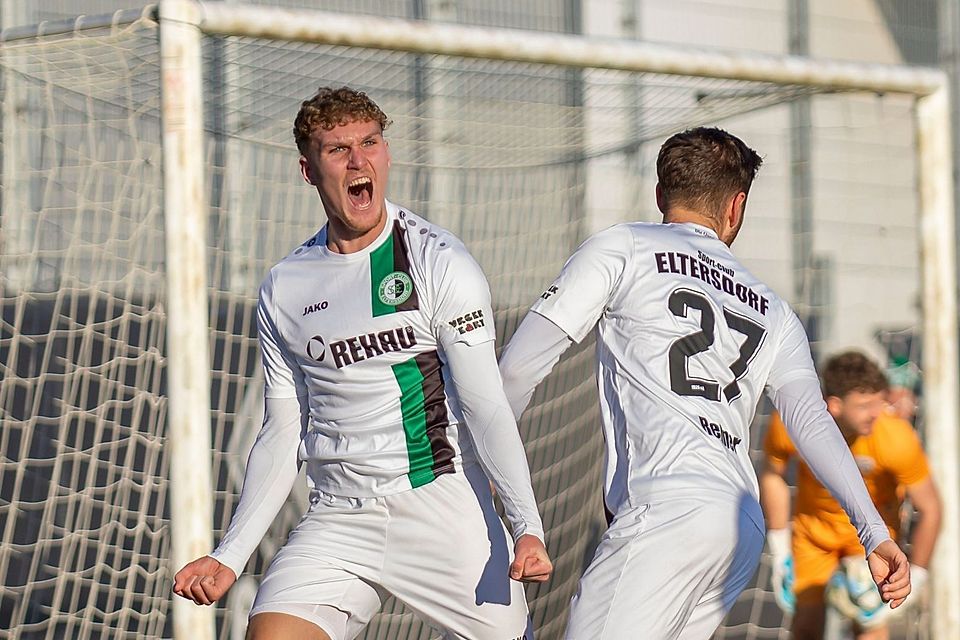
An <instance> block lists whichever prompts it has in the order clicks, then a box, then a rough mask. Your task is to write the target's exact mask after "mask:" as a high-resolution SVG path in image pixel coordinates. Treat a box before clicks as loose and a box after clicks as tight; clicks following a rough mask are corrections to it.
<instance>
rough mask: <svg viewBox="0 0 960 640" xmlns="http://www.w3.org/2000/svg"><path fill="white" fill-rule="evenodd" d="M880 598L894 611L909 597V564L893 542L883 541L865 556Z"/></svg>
mask: <svg viewBox="0 0 960 640" xmlns="http://www.w3.org/2000/svg"><path fill="white" fill-rule="evenodd" d="M867 564H869V565H870V573H871V574H872V575H873V581H874V582H876V583H877V588H878V589H880V597H881V598H882V599H883V601H884V602H887V603H889V604H890V608H891V609H896V608H897V607H899V606H900V605H901V604H903V601H904V600H905V599H906V598H907V596H908V595H910V563H909V562H907V556H906V554H904V553H903V551H901V550H900V547H898V546H897V543H896V542H894V541H893V540H884V541H883V542H881V543H880V545H879V546H878V547H877V548H876V549H874V550H873V553H871V554H870V555H869V556H867Z"/></svg>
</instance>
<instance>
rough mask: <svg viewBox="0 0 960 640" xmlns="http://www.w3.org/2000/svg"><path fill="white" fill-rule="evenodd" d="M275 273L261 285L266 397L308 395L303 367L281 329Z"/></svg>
mask: <svg viewBox="0 0 960 640" xmlns="http://www.w3.org/2000/svg"><path fill="white" fill-rule="evenodd" d="M275 310H276V307H275V305H274V281H273V273H272V272H271V273H270V275H268V276H267V279H266V280H264V282H263V284H262V285H260V298H259V300H258V302H257V338H258V342H259V343H260V358H261V362H262V364H263V379H264V396H266V397H267V398H294V397H296V396H302V395H306V387H305V383H304V381H303V375H302V373H301V372H300V367H299V366H298V365H297V364H296V361H295V360H294V358H293V357H292V356H291V355H290V354H289V353H288V351H287V349H286V347H285V344H284V341H283V338H282V337H281V335H280V330H279V328H278V326H277V318H276V312H275Z"/></svg>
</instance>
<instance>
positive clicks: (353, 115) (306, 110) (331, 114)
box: [293, 87, 391, 154]
mask: <svg viewBox="0 0 960 640" xmlns="http://www.w3.org/2000/svg"><path fill="white" fill-rule="evenodd" d="M357 121H371V122H376V123H378V124H379V125H380V130H381V131H383V130H384V129H386V128H387V127H388V126H390V122H391V121H390V119H389V118H387V115H386V114H385V113H384V112H383V111H382V110H381V109H380V107H378V106H377V103H376V102H374V101H373V100H371V99H370V97H369V96H368V95H367V94H365V93H364V92H363V91H357V90H356V89H351V88H350V87H340V88H339V89H335V88H333V87H320V88H319V89H318V90H317V93H316V94H315V95H314V96H313V97H312V98H310V99H309V100H304V101H303V102H302V103H301V104H300V111H299V112H297V117H296V119H295V120H294V121H293V139H294V140H295V141H296V143H297V149H299V150H300V153H301V154H305V153H306V151H307V147H308V146H309V144H310V136H312V135H313V133H314V132H315V131H316V130H317V129H323V130H325V131H329V130H330V129H333V128H334V127H336V126H339V125H342V124H347V123H348V122H357Z"/></svg>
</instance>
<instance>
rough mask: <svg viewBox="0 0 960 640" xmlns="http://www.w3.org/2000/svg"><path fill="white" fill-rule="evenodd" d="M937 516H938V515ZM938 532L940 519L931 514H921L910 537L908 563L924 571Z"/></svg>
mask: <svg viewBox="0 0 960 640" xmlns="http://www.w3.org/2000/svg"><path fill="white" fill-rule="evenodd" d="M938 515H939V514H938ZM939 532H940V518H939V517H934V515H933V514H921V516H920V520H919V521H918V522H917V524H916V525H915V526H914V529H913V535H912V536H911V537H910V562H911V564H915V565H917V566H918V567H923V568H924V569H926V568H927V567H929V566H930V557H931V556H932V555H933V546H934V544H935V543H936V541H937V534H938V533H939Z"/></svg>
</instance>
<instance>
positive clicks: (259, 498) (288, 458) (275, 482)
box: [211, 398, 305, 576]
mask: <svg viewBox="0 0 960 640" xmlns="http://www.w3.org/2000/svg"><path fill="white" fill-rule="evenodd" d="M304 418H305V416H304V415H303V414H302V411H301V401H300V400H298V399H297V398H267V399H266V401H265V402H264V411H263V427H262V428H261V430H260V435H259V436H258V437H257V441H256V442H255V443H254V445H253V448H252V449H251V450H250V456H249V458H248V460H247V470H246V473H245V474H244V477H243V489H242V490H241V492H240V502H239V503H238V504H237V510H236V511H235V512H234V514H233V518H232V519H231V521H230V526H229V527H228V528H227V531H226V533H225V534H224V536H223V539H221V540H220V544H219V546H218V547H217V549H216V550H215V551H214V552H213V553H212V554H211V555H212V556H213V557H214V558H216V559H217V560H219V561H220V562H222V563H223V564H225V565H227V566H228V567H230V569H232V570H233V572H234V573H235V574H236V575H238V576H239V575H240V573H241V572H242V571H243V567H244V566H245V565H246V564H247V560H248V559H249V558H250V555H251V554H252V553H253V552H254V550H255V549H256V548H257V545H258V544H259V543H260V540H261V539H262V538H263V536H264V534H265V533H266V532H267V529H268V528H269V527H270V523H272V522H273V520H274V518H276V515H277V513H278V512H279V511H280V507H282V506H283V503H284V501H285V500H286V499H287V496H288V495H290V488H291V487H292V486H293V483H294V480H296V477H297V471H298V461H297V451H298V449H299V447H300V441H301V429H302V420H303V419H304Z"/></svg>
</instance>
